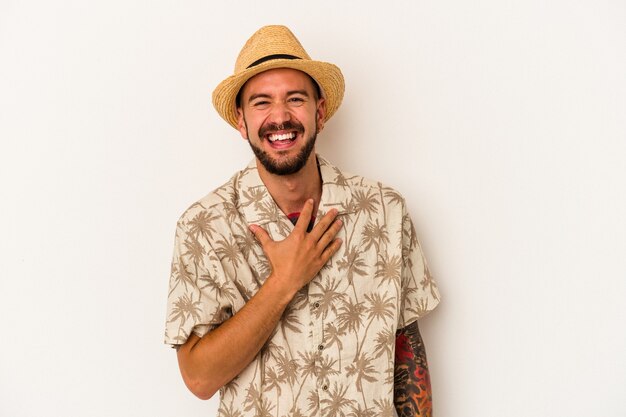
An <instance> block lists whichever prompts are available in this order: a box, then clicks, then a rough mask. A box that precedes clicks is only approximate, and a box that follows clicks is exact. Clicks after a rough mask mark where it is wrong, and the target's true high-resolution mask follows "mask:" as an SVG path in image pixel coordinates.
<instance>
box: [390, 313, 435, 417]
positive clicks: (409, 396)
mask: <svg viewBox="0 0 626 417" xmlns="http://www.w3.org/2000/svg"><path fill="white" fill-rule="evenodd" d="M393 397H394V398H393V400H394V403H395V406H396V411H397V412H398V416H399V417H415V416H425V417H431V416H432V391H431V388H430V375H429V374H428V364H427V363H426V350H425V349H424V342H423V341H422V336H421V335H420V332H419V328H418V327H417V322H413V323H411V324H409V325H408V326H406V327H405V328H403V329H400V330H398V332H397V333H396V360H395V372H394V393H393Z"/></svg>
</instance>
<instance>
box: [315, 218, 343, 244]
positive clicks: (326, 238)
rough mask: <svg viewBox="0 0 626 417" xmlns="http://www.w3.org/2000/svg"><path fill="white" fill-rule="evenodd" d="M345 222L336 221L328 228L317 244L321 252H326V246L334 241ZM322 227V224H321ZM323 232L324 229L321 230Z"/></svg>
mask: <svg viewBox="0 0 626 417" xmlns="http://www.w3.org/2000/svg"><path fill="white" fill-rule="evenodd" d="M342 224H343V222H342V221H341V220H340V219H335V221H333V223H332V224H331V225H330V227H328V228H327V229H326V230H325V231H324V232H323V234H322V236H321V237H320V238H319V239H318V241H317V244H318V247H319V248H320V249H321V250H324V248H326V246H328V245H329V244H330V242H332V241H333V239H334V238H335V236H336V235H337V233H339V230H340V229H341V225H342ZM320 225H321V224H320ZM321 230H323V229H321Z"/></svg>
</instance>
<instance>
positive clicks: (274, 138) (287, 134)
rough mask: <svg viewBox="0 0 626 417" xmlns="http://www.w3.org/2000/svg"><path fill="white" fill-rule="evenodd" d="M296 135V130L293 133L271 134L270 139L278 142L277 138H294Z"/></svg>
mask: <svg viewBox="0 0 626 417" xmlns="http://www.w3.org/2000/svg"><path fill="white" fill-rule="evenodd" d="M295 137H296V134H295V133H294V132H291V133H283V134H282V135H276V134H274V135H269V137H268V139H269V140H270V142H276V141H277V140H289V139H294V138H295Z"/></svg>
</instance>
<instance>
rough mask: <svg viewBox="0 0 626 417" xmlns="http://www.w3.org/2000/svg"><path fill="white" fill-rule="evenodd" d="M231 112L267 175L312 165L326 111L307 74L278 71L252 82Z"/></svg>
mask: <svg viewBox="0 0 626 417" xmlns="http://www.w3.org/2000/svg"><path fill="white" fill-rule="evenodd" d="M237 112H238V117H239V120H238V128H239V132H240V133H241V136H242V137H243V138H244V139H247V140H248V142H249V143H250V147H251V148H252V151H253V152H254V154H255V155H256V157H257V159H258V160H259V161H260V162H261V164H262V165H263V167H264V168H265V169H266V170H267V171H268V172H270V173H272V174H275V175H289V174H293V173H296V172H298V171H299V170H300V169H302V167H303V166H304V165H305V164H306V163H307V162H308V161H314V155H313V154H312V151H313V149H314V147H315V139H316V136H317V132H318V131H319V130H320V129H321V128H322V123H323V120H324V116H325V114H326V106H325V102H324V99H323V98H321V97H319V98H318V97H317V93H316V90H315V87H314V85H313V80H312V79H311V78H310V77H309V76H308V75H307V74H305V73H303V72H301V71H297V70H293V69H288V68H279V69H273V70H269V71H265V72H262V73H260V74H258V75H256V76H254V77H252V78H251V79H249V80H248V82H246V84H245V85H244V86H243V87H242V90H241V103H240V107H239V108H238V109H237Z"/></svg>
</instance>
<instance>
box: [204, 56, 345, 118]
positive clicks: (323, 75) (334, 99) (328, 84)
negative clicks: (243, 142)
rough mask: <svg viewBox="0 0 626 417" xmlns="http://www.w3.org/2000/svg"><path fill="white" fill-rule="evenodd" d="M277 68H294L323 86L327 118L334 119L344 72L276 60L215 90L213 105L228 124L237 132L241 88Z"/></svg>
mask: <svg viewBox="0 0 626 417" xmlns="http://www.w3.org/2000/svg"><path fill="white" fill-rule="evenodd" d="M275 68H291V69H295V70H299V71H302V72H304V73H306V74H308V75H310V76H311V77H312V78H313V79H314V80H315V82H317V84H318V85H319V87H320V89H321V93H322V97H324V99H325V100H326V118H325V119H324V121H326V120H328V119H330V118H331V117H332V116H333V114H335V112H336V111H337V109H338V108H339V106H340V105H341V101H342V100H343V93H344V90H345V82H344V79H343V75H342V73H341V70H340V69H339V67H337V66H336V65H333V64H331V63H328V62H322V61H313V60H309V59H273V60H271V61H266V62H263V63H261V64H259V65H256V66H254V67H252V68H248V69H246V70H244V71H241V72H240V73H238V74H235V75H231V76H230V77H228V78H226V79H225V80H224V81H222V82H221V83H220V84H219V85H218V86H217V87H215V90H213V106H214V107H215V110H217V112H218V113H219V115H220V116H221V117H222V118H223V119H224V120H226V122H227V123H228V124H229V125H231V126H232V127H234V128H235V129H237V105H236V103H235V100H236V98H237V94H238V93H239V90H241V87H243V85H244V84H245V83H246V81H248V80H249V79H250V78H252V77H254V76H255V75H257V74H260V73H262V72H264V71H268V70H271V69H275Z"/></svg>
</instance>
